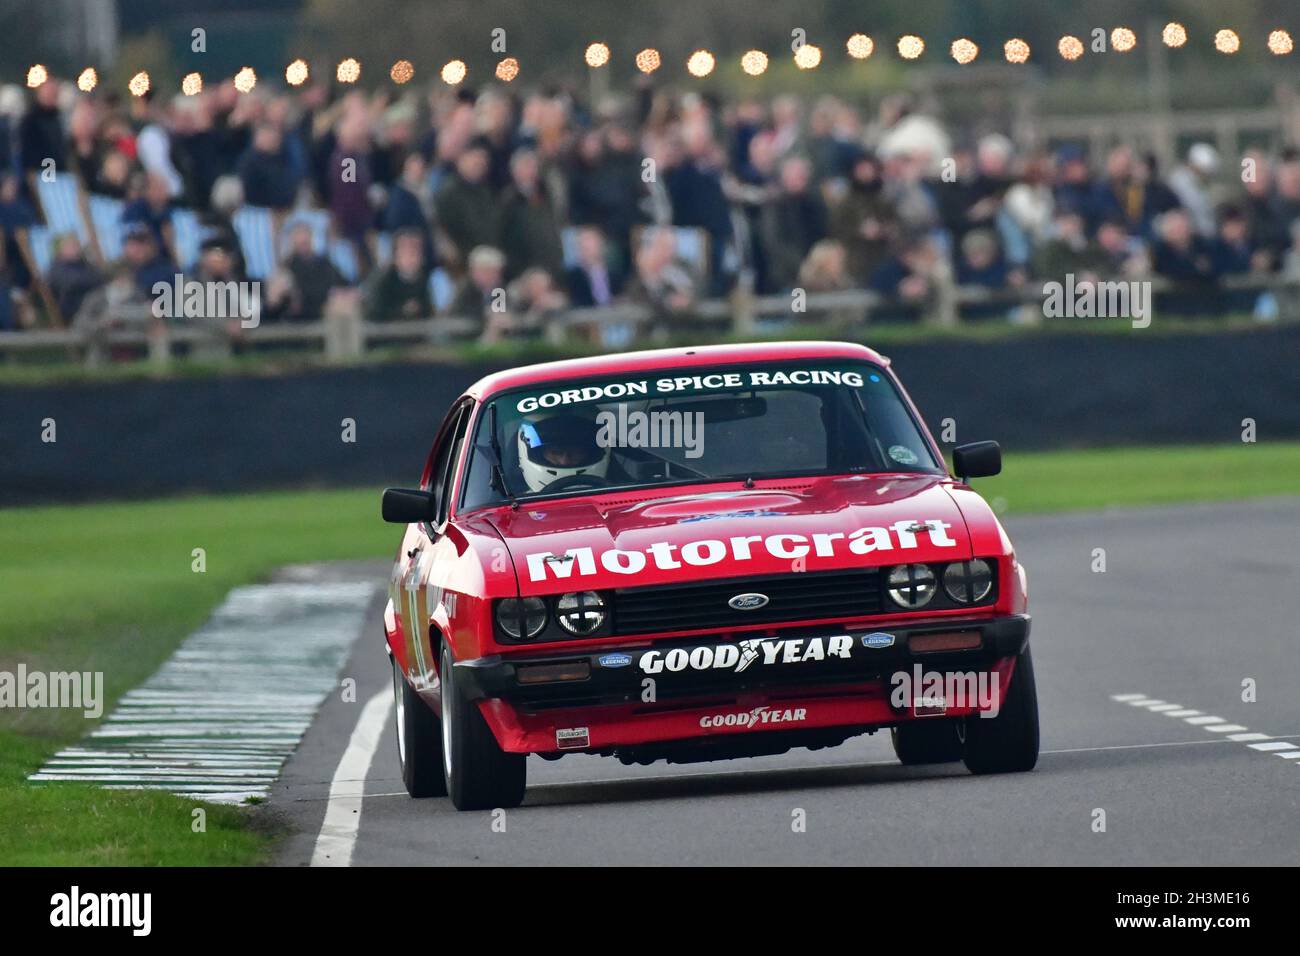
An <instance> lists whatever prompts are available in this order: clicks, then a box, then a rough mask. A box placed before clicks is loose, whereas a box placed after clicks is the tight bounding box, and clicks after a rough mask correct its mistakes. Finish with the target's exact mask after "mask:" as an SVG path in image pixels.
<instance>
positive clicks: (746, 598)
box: [727, 592, 769, 611]
mask: <svg viewBox="0 0 1300 956" xmlns="http://www.w3.org/2000/svg"><path fill="white" fill-rule="evenodd" d="M768 600H769V598H768V596H767V595H766V594H755V593H753V592H749V593H746V594H737V595H736V596H735V597H733V598H732V599H731V600H730V601H728V602H727V604H728V605H729V606H730V607H733V608H735V609H736V610H737V611H757V610H758V609H759V608H760V607H766V606H767V603H768Z"/></svg>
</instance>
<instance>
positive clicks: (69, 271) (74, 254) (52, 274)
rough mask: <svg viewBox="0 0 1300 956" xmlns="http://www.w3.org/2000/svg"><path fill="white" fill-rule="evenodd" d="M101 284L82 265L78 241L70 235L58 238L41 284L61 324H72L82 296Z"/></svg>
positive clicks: (92, 271) (91, 270)
mask: <svg viewBox="0 0 1300 956" xmlns="http://www.w3.org/2000/svg"><path fill="white" fill-rule="evenodd" d="M103 281H104V277H103V275H101V273H100V271H99V270H98V269H96V268H95V267H94V266H93V265H91V264H90V263H89V262H88V261H86V255H85V252H84V250H83V249H82V248H81V240H80V239H78V238H77V237H76V236H75V235H73V234H71V233H69V234H67V235H63V236H60V237H59V238H58V241H57V242H56V243H55V245H54V261H53V262H52V263H50V268H49V271H48V272H47V273H46V275H45V284H46V285H47V286H49V289H50V293H51V294H52V295H53V296H54V303H55V306H56V307H57V308H58V310H59V315H61V316H62V317H63V321H64V322H65V323H71V322H72V320H73V318H74V317H75V316H76V314H77V312H78V310H80V309H81V303H82V302H84V301H85V299H86V296H87V295H89V294H90V293H91V292H92V291H94V290H95V289H96V288H98V287H99V286H100V285H101V284H102V283H103Z"/></svg>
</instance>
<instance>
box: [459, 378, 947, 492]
mask: <svg viewBox="0 0 1300 956" xmlns="http://www.w3.org/2000/svg"><path fill="white" fill-rule="evenodd" d="M471 454H472V457H471V459H470V466H469V470H468V472H467V474H466V479H465V489H464V493H463V496H462V507H464V508H466V509H472V508H478V507H482V506H484V505H488V504H493V503H497V502H501V501H505V500H509V499H510V498H515V499H517V500H518V499H527V498H532V497H539V496H551V495H571V494H572V495H580V494H585V493H592V492H598V491H603V490H606V489H623V490H626V489H634V488H644V487H649V486H655V485H670V484H690V483H702V482H713V481H735V480H745V479H750V478H752V479H755V480H758V479H763V478H788V477H796V476H800V477H802V476H812V475H827V474H862V473H873V472H874V473H880V472H886V473H888V472H926V473H943V472H944V469H943V467H942V464H941V462H938V461H936V460H935V457H934V455H933V453H932V452H931V449H930V444H929V442H928V441H927V440H926V439H925V438H923V437H922V433H921V430H920V428H919V427H918V425H917V423H916V421H915V420H914V418H913V417H912V414H911V412H910V411H909V409H908V407H907V405H905V404H904V402H903V400H902V397H901V396H900V395H899V393H898V390H897V389H896V388H895V386H894V384H893V382H892V381H891V380H890V378H889V376H888V375H886V374H885V373H884V372H883V370H881V369H880V368H878V367H877V366H875V365H871V364H868V363H861V364H855V363H842V364H834V365H827V364H816V363H803V364H799V363H793V364H792V363H780V364H776V363H763V364H754V365H728V366H724V367H721V368H714V369H665V370H662V371H656V372H649V373H640V372H638V373H633V374H631V375H623V376H616V377H608V378H601V379H592V380H582V381H574V382H568V381H566V382H563V383H555V384H552V385H546V386H541V387H538V388H532V389H528V390H522V391H512V392H505V393H502V394H501V395H498V396H496V397H495V398H493V399H492V400H491V401H490V402H488V403H487V404H486V405H485V406H484V408H483V410H482V412H481V414H480V415H479V417H478V424H477V427H476V430H475V437H474V442H473V446H472V452H471Z"/></svg>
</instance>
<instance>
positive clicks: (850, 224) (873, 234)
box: [830, 153, 898, 285]
mask: <svg viewBox="0 0 1300 956" xmlns="http://www.w3.org/2000/svg"><path fill="white" fill-rule="evenodd" d="M897 227H898V223H897V220H896V219H895V215H894V210H893V206H892V205H891V204H890V202H889V200H888V199H887V198H886V197H885V192H884V180H883V178H882V171H881V167H880V162H879V161H878V160H877V159H876V158H875V157H874V156H871V155H870V154H866V153H864V154H862V155H861V156H859V157H858V158H857V159H856V160H854V162H853V167H852V170H851V172H850V176H849V188H848V192H847V194H846V195H845V196H844V198H843V199H842V200H841V201H840V202H839V203H838V205H836V207H835V209H834V211H833V213H832V221H831V227H830V231H831V235H832V236H833V237H834V238H835V239H836V240H838V241H839V242H840V244H841V245H842V246H843V247H844V248H845V250H846V251H847V255H848V270H849V274H850V276H851V277H852V279H853V281H854V282H855V283H857V284H859V285H860V284H863V283H865V282H866V281H867V279H868V277H870V276H871V274H872V273H873V272H875V270H876V268H877V267H878V266H879V265H880V263H881V262H883V261H884V259H885V256H886V255H888V252H889V244H890V242H891V240H892V239H893V237H894V234H895V233H896V231H897Z"/></svg>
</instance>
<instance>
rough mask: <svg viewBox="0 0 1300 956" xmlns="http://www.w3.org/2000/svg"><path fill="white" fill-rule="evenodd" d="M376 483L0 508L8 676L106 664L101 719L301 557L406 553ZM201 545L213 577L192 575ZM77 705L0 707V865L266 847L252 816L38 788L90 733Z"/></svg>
mask: <svg viewBox="0 0 1300 956" xmlns="http://www.w3.org/2000/svg"><path fill="white" fill-rule="evenodd" d="M395 540H396V539H395V538H394V535H393V533H392V530H391V529H390V528H387V527H386V526H385V525H383V524H382V523H381V522H380V521H379V493H378V491H377V490H376V489H366V490H350V491H295V492H274V493H268V494H257V495H238V496H228V497H216V496H204V497H193V498H174V499H166V500H162V501H149V502H133V503H113V504H95V505H81V506H71V507H63V506H61V507H52V508H15V509H8V510H5V511H3V512H0V607H3V608H4V609H5V612H4V614H3V615H0V670H7V671H10V672H12V671H13V670H14V669H15V667H16V664H17V663H18V662H19V661H22V662H25V663H26V664H27V667H28V668H29V669H31V670H79V671H87V670H89V671H103V672H104V693H105V697H106V702H105V712H106V713H107V711H108V710H109V709H110V708H111V706H112V703H113V701H115V700H116V699H117V698H118V697H119V696H120V695H121V694H122V693H123V692H124V691H126V690H128V689H129V688H131V687H133V686H135V685H136V684H139V683H140V682H141V681H143V680H144V679H145V678H146V677H148V676H149V675H150V674H152V673H153V672H154V670H156V669H157V667H158V666H159V664H161V663H162V662H163V661H164V660H165V659H166V658H167V656H168V655H169V654H171V652H172V651H173V650H174V649H175V647H176V645H177V644H178V643H179V642H180V641H181V640H182V639H183V638H184V637H185V636H186V635H187V634H189V633H190V632H191V631H192V630H194V629H195V628H197V627H198V626H199V625H200V624H201V623H202V622H203V620H204V619H205V618H206V617H207V615H208V614H209V613H210V612H211V611H212V609H213V608H214V607H215V606H216V605H217V604H219V603H220V602H221V600H222V598H224V597H225V595H226V593H227V592H228V591H229V590H230V589H231V588H233V587H236V586H238V585H241V584H248V583H250V582H254V581H258V580H262V579H265V578H266V577H267V575H269V573H270V572H271V571H273V570H274V569H275V568H277V567H280V566H281V565H284V564H292V563H295V562H302V561H317V560H329V559H345V558H366V557H376V556H382V555H384V554H387V553H389V552H391V550H392V549H393V548H394V547H395ZM196 548H202V549H203V551H204V560H205V563H206V570H205V571H204V572H203V573H198V572H196V571H194V570H193V563H194V560H195V558H194V555H193V552H194V549H196ZM88 729H89V728H88V725H87V722H86V721H85V719H84V718H82V716H81V712H80V711H59V710H26V711H15V710H0V865H44V864H49V865H57V864H103V865H119V866H134V865H178V864H193V865H228V864H240V863H253V862H257V861H259V860H262V859H264V858H265V857H266V856H267V854H268V853H269V852H270V849H271V847H272V845H273V842H274V839H275V834H274V833H271V832H265V831H264V830H262V829H260V828H259V826H258V822H257V821H256V820H255V819H254V817H253V814H252V812H251V811H250V810H246V809H241V808H234V807H219V806H216V805H207V806H206V810H207V832H206V833H194V832H192V830H191V811H192V809H193V808H194V806H195V805H196V803H195V801H193V800H189V799H182V798H179V797H174V796H171V795H170V794H165V793H154V792H142V791H125V790H100V789H97V788H94V787H88V786H77V785H73V784H68V785H64V784H59V785H56V786H36V785H32V784H29V783H27V781H26V777H27V774H29V773H31V772H32V771H34V770H36V769H37V768H38V767H39V766H40V765H41V763H42V762H43V761H44V759H45V758H46V757H47V756H49V754H50V753H52V752H53V751H55V750H57V749H58V748H59V747H61V746H63V745H65V744H67V743H69V742H71V741H73V740H76V739H77V738H78V737H80V736H81V735H82V734H84V733H86V732H87V730H88Z"/></svg>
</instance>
